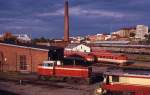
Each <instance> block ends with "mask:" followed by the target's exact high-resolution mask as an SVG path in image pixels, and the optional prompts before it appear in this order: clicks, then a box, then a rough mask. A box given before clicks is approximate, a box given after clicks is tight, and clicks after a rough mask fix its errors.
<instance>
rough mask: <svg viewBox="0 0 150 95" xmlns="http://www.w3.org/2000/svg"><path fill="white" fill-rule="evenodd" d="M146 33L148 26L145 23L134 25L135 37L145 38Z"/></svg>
mask: <svg viewBox="0 0 150 95" xmlns="http://www.w3.org/2000/svg"><path fill="white" fill-rule="evenodd" d="M146 34H148V26H145V25H137V26H136V35H135V38H139V39H141V40H143V39H145V37H144V36H145V35H146Z"/></svg>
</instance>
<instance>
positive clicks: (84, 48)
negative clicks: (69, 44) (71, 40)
mask: <svg viewBox="0 0 150 95" xmlns="http://www.w3.org/2000/svg"><path fill="white" fill-rule="evenodd" d="M72 50H73V51H79V52H91V48H90V47H88V46H86V45H83V44H80V45H78V46H76V47H74V48H73V49H72Z"/></svg>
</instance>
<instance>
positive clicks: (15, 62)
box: [0, 43, 48, 72]
mask: <svg viewBox="0 0 150 95" xmlns="http://www.w3.org/2000/svg"><path fill="white" fill-rule="evenodd" d="M0 52H2V53H3V56H4V59H5V61H4V62H3V64H4V65H3V71H20V68H19V66H20V60H19V58H20V55H25V56H26V62H27V64H28V65H27V71H29V72H36V71H37V65H38V64H40V63H42V61H44V60H47V58H48V50H40V49H35V48H29V47H28V48H27V47H18V46H11V45H9V44H1V43H0Z"/></svg>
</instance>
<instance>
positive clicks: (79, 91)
mask: <svg viewBox="0 0 150 95" xmlns="http://www.w3.org/2000/svg"><path fill="white" fill-rule="evenodd" d="M115 53H116V52H115ZM118 54H120V53H118ZM121 54H122V52H121ZM124 54H125V55H126V56H127V57H128V60H129V63H127V64H124V65H117V64H115V63H113V64H112V63H106V62H105V63H102V62H100V63H93V65H92V72H93V73H94V76H97V77H94V78H93V80H92V83H91V84H83V83H81V82H79V81H78V80H75V81H74V80H72V81H64V80H63V79H55V78H54V79H53V78H50V79H47V80H45V79H43V80H40V79H39V78H38V75H37V74H36V73H27V72H24V73H20V72H5V71H4V72H0V90H1V91H0V92H3V93H2V94H1V93H0V95H8V92H11V94H10V95H15V94H16V95H95V90H96V89H97V88H98V87H99V86H100V84H101V83H102V82H103V74H104V73H105V72H106V71H108V70H109V69H114V68H122V69H133V70H134V69H135V70H137V69H138V70H141V69H142V70H149V69H150V56H149V54H141V53H139V54H138V53H131V52H128V53H124ZM114 60H115V59H114ZM7 91H8V92H7ZM4 93H5V94H4ZM110 95H111V94H110ZM115 95H116V94H115Z"/></svg>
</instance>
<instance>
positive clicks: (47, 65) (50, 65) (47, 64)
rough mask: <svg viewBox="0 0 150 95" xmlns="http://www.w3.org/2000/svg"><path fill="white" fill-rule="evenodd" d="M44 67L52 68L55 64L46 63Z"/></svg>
mask: <svg viewBox="0 0 150 95" xmlns="http://www.w3.org/2000/svg"><path fill="white" fill-rule="evenodd" d="M43 66H45V67H52V66H53V63H44V64H43Z"/></svg>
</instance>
